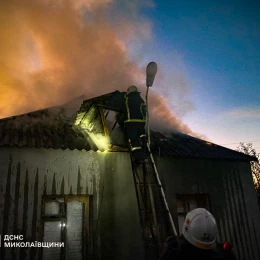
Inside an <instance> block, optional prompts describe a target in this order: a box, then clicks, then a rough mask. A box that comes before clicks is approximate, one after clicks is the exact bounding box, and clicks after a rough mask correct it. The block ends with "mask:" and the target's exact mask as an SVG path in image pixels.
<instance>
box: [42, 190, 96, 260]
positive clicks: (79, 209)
mask: <svg viewBox="0 0 260 260" xmlns="http://www.w3.org/2000/svg"><path fill="white" fill-rule="evenodd" d="M90 202H91V197H90V196H70V195H68V196H43V200H42V241H43V242H63V243H64V247H49V248H47V247H43V248H42V252H41V254H42V259H43V260H45V259H53V260H56V259H57V260H60V259H67V260H70V259H71V260H73V259H82V260H84V259H87V258H89V256H90V255H91V253H92V252H91V228H90V220H91V218H90Z"/></svg>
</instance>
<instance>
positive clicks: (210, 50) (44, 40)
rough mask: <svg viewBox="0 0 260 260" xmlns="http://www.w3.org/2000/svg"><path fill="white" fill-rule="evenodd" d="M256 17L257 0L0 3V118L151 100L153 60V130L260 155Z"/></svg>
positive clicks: (10, 0) (34, 0)
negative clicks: (95, 101) (100, 100)
mask: <svg viewBox="0 0 260 260" xmlns="http://www.w3.org/2000/svg"><path fill="white" fill-rule="evenodd" d="M259 14H260V1H238V0H237V1H235V0H234V1H222V0H221V1H219V0H218V1H217V0H216V1H206V0H205V1H196V0H189V1H170V0H169V1H166V0H163V1H159V0H157V1H150V0H144V1H137V0H133V1H128V0H117V1H116V0H96V1H92V0H57V1H45V0H24V1H20V0H1V1H0V35H1V41H0V80H1V81H0V118H4V117H8V116H12V115H17V114H21V113H26V112H29V111H33V110H36V109H41V108H46V107H50V106H54V105H60V104H62V103H64V102H67V101H69V100H71V99H72V98H76V97H78V96H80V95H82V94H84V95H86V96H88V97H93V96H97V95H100V94H105V93H108V92H111V91H113V90H116V89H119V90H122V91H125V89H126V88H127V87H128V86H129V85H132V84H136V85H137V86H138V87H140V90H141V91H142V93H144V92H145V85H144V82H145V75H144V72H145V67H146V65H147V63H148V62H150V61H155V62H157V64H158V73H157V75H156V79H155V82H154V86H153V87H152V89H151V91H150V92H151V96H150V101H149V102H150V114H151V115H152V117H153V118H154V125H155V126H158V127H159V126H161V127H165V126H171V127H173V128H175V129H176V130H178V131H183V132H185V133H188V134H191V135H194V136H202V137H203V138H205V139H207V140H209V141H211V142H214V143H217V144H228V145H226V146H227V147H230V148H233V149H235V148H236V147H237V146H238V144H239V142H247V141H254V142H253V147H254V148H256V150H257V151H258V152H260V73H259V72H260V15H259ZM233 143H234V144H233Z"/></svg>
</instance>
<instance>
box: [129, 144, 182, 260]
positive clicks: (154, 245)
mask: <svg viewBox="0 0 260 260" xmlns="http://www.w3.org/2000/svg"><path fill="white" fill-rule="evenodd" d="M147 149H148V151H149V156H148V161H147V162H146V163H143V164H141V165H137V164H135V162H134V158H133V156H132V154H131V153H130V155H131V162H132V169H133V177H134V184H135V190H136V197H137V203H138V209H139V217H140V224H141V227H142V234H143V239H144V244H145V253H146V254H145V255H146V259H157V258H158V256H159V255H160V253H161V252H162V250H163V243H164V242H165V240H166V238H167V237H168V236H169V235H175V236H177V231H176V228H175V225H174V222H173V219H172V216H171V213H170V211H169V207H168V203H167V201H166V198H165V194H164V190H163V188H162V184H161V181H160V178H159V174H158V171H157V168H156V164H155V162H154V158H153V155H152V153H151V149H150V146H149V144H147Z"/></svg>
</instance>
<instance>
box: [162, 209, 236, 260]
mask: <svg viewBox="0 0 260 260" xmlns="http://www.w3.org/2000/svg"><path fill="white" fill-rule="evenodd" d="M216 237H217V224H216V220H215V218H214V217H213V216H212V214H211V213H210V212H208V211H207V210H206V209H203V208H197V209H194V210H192V211H190V212H189V213H188V214H187V216H186V218H185V222H184V224H183V229H182V235H181V237H179V238H178V237H177V238H176V237H169V238H168V239H167V240H166V244H167V245H166V248H165V251H164V252H163V254H162V255H161V256H160V260H170V259H171V260H173V259H174V260H190V259H194V260H195V259H200V260H216V259H219V260H237V259H236V257H235V255H234V254H233V253H232V251H231V248H229V249H228V250H227V246H225V245H226V243H224V246H222V245H221V244H219V243H217V242H216Z"/></svg>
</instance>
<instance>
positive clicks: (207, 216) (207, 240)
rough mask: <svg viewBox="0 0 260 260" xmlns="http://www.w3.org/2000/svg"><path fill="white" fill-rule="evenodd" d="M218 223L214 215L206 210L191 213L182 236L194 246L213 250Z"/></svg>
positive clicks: (187, 217)
mask: <svg viewBox="0 0 260 260" xmlns="http://www.w3.org/2000/svg"><path fill="white" fill-rule="evenodd" d="M217 232H218V229H217V223H216V220H215V218H214V217H213V215H212V214H211V213H210V212H208V211H207V210H206V209H204V208H197V209H194V210H192V211H190V212H189V213H188V214H187V216H186V218H185V222H184V224H183V229H182V234H183V235H184V237H185V238H186V240H188V241H189V242H190V243H191V244H192V245H194V246H196V247H198V248H201V249H212V248H213V247H214V245H215V241H216V237H217Z"/></svg>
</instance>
